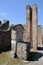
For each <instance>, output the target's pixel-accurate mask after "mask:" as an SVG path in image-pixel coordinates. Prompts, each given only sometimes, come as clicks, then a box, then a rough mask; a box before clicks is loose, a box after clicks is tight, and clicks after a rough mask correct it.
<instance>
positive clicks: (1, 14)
mask: <svg viewBox="0 0 43 65" xmlns="http://www.w3.org/2000/svg"><path fill="white" fill-rule="evenodd" d="M7 15H8V13H5V12H2V13H0V16H7Z"/></svg>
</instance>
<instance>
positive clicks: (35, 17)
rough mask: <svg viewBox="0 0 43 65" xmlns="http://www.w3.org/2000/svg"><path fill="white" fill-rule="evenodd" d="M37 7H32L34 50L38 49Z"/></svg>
mask: <svg viewBox="0 0 43 65" xmlns="http://www.w3.org/2000/svg"><path fill="white" fill-rule="evenodd" d="M37 25H38V21H37V6H36V5H35V4H33V5H32V44H33V49H37V39H38V35H37Z"/></svg>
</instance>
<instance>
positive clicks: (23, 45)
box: [17, 42, 30, 60]
mask: <svg viewBox="0 0 43 65" xmlns="http://www.w3.org/2000/svg"><path fill="white" fill-rule="evenodd" d="M18 50H19V51H18ZM29 56H30V43H27V42H18V43H17V57H18V58H22V59H25V60H26V59H29Z"/></svg>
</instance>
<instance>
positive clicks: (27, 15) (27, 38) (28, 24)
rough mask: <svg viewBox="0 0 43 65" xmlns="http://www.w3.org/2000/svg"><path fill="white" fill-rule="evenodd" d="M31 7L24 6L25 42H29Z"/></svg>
mask: <svg viewBox="0 0 43 65" xmlns="http://www.w3.org/2000/svg"><path fill="white" fill-rule="evenodd" d="M30 9H31V7H30V6H29V5H28V6H26V42H29V43H30V34H31V33H30V22H31V20H30V19H31V18H30V16H31V15H30V11H31V10H30Z"/></svg>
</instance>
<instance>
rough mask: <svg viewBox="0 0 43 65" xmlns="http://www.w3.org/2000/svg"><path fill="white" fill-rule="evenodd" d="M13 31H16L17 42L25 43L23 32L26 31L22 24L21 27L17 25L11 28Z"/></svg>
mask: <svg viewBox="0 0 43 65" xmlns="http://www.w3.org/2000/svg"><path fill="white" fill-rule="evenodd" d="M11 29H13V30H15V31H16V40H17V42H18V41H23V30H24V28H23V26H22V25H21V24H19V25H15V26H13V27H11ZM13 36H15V35H13Z"/></svg>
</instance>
